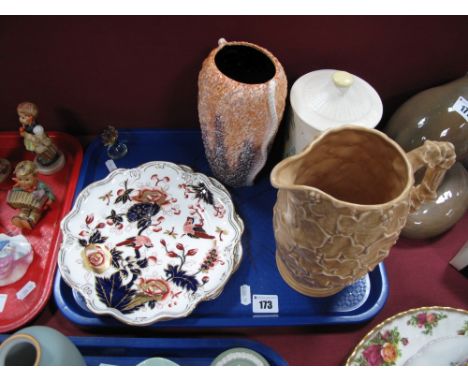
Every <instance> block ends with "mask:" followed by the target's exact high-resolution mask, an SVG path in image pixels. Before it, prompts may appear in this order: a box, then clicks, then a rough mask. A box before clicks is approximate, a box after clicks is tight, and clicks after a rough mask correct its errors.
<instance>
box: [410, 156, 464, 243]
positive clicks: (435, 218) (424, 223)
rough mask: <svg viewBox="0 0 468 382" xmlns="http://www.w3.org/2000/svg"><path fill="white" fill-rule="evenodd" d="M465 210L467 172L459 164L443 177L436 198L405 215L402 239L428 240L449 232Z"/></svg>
mask: <svg viewBox="0 0 468 382" xmlns="http://www.w3.org/2000/svg"><path fill="white" fill-rule="evenodd" d="M467 209H468V171H467V170H466V169H465V167H463V165H462V164H461V163H460V162H457V163H455V164H454V165H453V167H452V168H451V169H449V170H448V171H447V173H446V174H445V177H444V180H443V182H442V184H441V185H440V187H439V189H438V190H437V197H436V198H435V199H434V200H429V201H427V202H425V203H423V204H422V205H421V207H420V208H419V209H418V210H417V211H415V212H413V213H412V214H409V215H408V219H407V221H406V225H405V227H404V228H403V231H401V236H403V237H407V238H409V239H429V238H431V237H435V236H437V235H440V234H442V233H444V232H445V231H447V230H448V229H450V228H451V227H452V226H453V225H454V224H455V223H456V222H458V220H460V219H461V218H462V217H463V215H464V214H465V212H466V211H467Z"/></svg>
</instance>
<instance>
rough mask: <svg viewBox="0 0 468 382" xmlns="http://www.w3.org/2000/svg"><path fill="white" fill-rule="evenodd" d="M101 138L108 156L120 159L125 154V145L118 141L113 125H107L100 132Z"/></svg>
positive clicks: (126, 150)
mask: <svg viewBox="0 0 468 382" xmlns="http://www.w3.org/2000/svg"><path fill="white" fill-rule="evenodd" d="M101 139H102V143H103V144H104V146H106V147H107V155H108V156H109V158H111V159H120V158H123V157H124V156H125V155H127V152H128V148H127V145H126V144H125V143H122V142H119V133H118V131H117V129H116V128H115V127H113V126H107V127H106V128H105V129H104V131H103V132H102V133H101Z"/></svg>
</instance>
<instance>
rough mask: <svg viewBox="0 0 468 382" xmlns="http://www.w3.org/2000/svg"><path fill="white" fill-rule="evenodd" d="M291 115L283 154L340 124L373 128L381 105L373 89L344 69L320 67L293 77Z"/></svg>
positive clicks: (297, 149) (296, 148)
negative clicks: (295, 77) (320, 68)
mask: <svg viewBox="0 0 468 382" xmlns="http://www.w3.org/2000/svg"><path fill="white" fill-rule="evenodd" d="M290 102H291V109H292V110H291V115H290V118H289V125H288V137H287V140H286V149H285V156H286V157H287V156H290V155H295V154H297V153H300V152H301V151H302V150H303V149H304V148H305V147H307V146H308V145H309V143H310V142H312V140H314V138H315V137H316V136H318V135H319V134H320V133H322V132H325V131H327V130H329V129H331V128H335V127H340V126H343V125H358V126H364V127H368V128H374V127H376V126H377V124H378V123H379V122H380V119H381V118H382V113H383V105H382V100H381V99H380V96H379V95H378V94H377V92H376V91H375V89H374V88H373V87H372V86H371V85H369V84H368V83H367V82H366V81H364V80H363V79H362V78H359V77H357V76H355V75H352V74H350V73H348V72H345V71H340V70H335V69H322V70H316V71H313V72H310V73H307V74H305V75H303V76H302V77H300V78H299V79H297V80H296V82H295V83H294V85H293V86H292V88H291V93H290Z"/></svg>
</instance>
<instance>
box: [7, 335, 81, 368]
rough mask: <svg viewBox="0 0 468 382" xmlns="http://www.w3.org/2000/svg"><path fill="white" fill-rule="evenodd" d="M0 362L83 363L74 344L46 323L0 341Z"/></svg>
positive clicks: (57, 364)
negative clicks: (0, 342)
mask: <svg viewBox="0 0 468 382" xmlns="http://www.w3.org/2000/svg"><path fill="white" fill-rule="evenodd" d="M0 366H86V363H85V360H84V358H83V357H82V355H81V354H80V352H79V351H78V349H77V348H76V346H75V345H74V344H73V342H71V341H70V340H69V339H68V338H67V337H65V336H64V335H63V334H62V333H60V332H58V331H57V330H55V329H52V328H49V327H47V326H30V327H28V328H24V329H22V330H20V331H18V332H16V333H15V334H13V335H11V336H10V337H8V338H7V339H6V340H5V341H3V343H2V344H1V345H0Z"/></svg>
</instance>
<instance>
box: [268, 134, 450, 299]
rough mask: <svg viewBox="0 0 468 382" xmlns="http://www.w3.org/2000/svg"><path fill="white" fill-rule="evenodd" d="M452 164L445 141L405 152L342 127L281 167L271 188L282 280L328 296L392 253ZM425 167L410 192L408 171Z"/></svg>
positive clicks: (378, 138) (311, 293)
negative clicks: (412, 216) (409, 221)
mask: <svg viewBox="0 0 468 382" xmlns="http://www.w3.org/2000/svg"><path fill="white" fill-rule="evenodd" d="M454 162H455V151H454V147H453V145H452V144H451V143H449V142H433V141H426V142H425V143H424V145H422V146H421V147H419V148H417V149H415V150H413V151H411V152H410V153H408V154H405V152H404V151H403V150H402V149H401V147H400V146H398V144H396V143H395V142H394V141H392V140H391V139H390V138H388V137H387V136H386V135H385V134H383V133H381V132H380V131H377V130H372V129H367V128H364V127H356V126H344V127H340V128H337V129H332V130H329V131H327V132H326V133H324V134H322V135H320V136H318V137H317V138H316V139H315V140H314V141H313V142H312V143H311V144H310V145H309V146H308V148H307V149H305V150H304V151H303V152H302V153H301V154H298V155H295V156H292V157H290V158H287V159H285V160H283V161H282V162H280V163H278V164H277V165H276V167H275V168H274V169H273V171H272V173H271V182H272V184H273V186H274V187H276V188H278V190H279V191H278V197H277V202H276V205H275V207H274V217H273V222H274V230H275V238H276V261H277V265H278V269H279V271H280V273H281V276H282V277H283V279H284V280H285V281H286V282H287V283H288V284H289V285H290V286H291V287H292V288H294V289H295V290H297V291H298V292H300V293H302V294H305V295H307V296H313V297H325V296H330V295H333V294H335V293H337V292H339V291H340V290H342V289H343V288H345V287H346V286H348V285H350V284H352V283H354V282H355V281H357V280H358V279H360V278H361V277H363V276H364V275H365V274H366V273H368V272H369V271H371V270H373V269H374V267H375V266H376V265H377V264H379V263H380V262H381V261H382V260H383V259H384V258H385V257H386V256H387V255H388V253H389V251H390V248H391V247H392V246H393V245H394V244H395V242H396V241H397V239H398V236H399V234H400V231H401V229H402V228H403V227H404V226H405V223H406V218H407V216H408V214H409V212H410V211H414V210H416V209H417V208H418V207H419V206H420V205H421V203H423V202H424V201H425V200H428V199H431V198H434V197H435V196H436V192H435V191H436V190H437V187H438V185H439V184H440V182H441V181H442V179H443V176H444V174H445V172H446V170H447V169H449V168H450V167H451V166H452V165H453V163H454ZM424 166H425V167H426V171H425V175H424V178H423V180H422V182H421V183H420V184H419V185H417V186H414V177H413V172H415V171H417V170H419V169H420V168H422V167H424Z"/></svg>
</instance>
